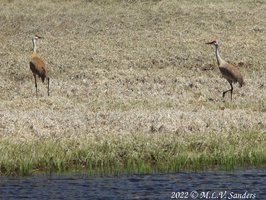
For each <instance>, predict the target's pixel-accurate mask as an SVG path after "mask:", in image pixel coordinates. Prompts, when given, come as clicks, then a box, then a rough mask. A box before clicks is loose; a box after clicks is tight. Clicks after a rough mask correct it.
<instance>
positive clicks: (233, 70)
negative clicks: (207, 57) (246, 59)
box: [206, 40, 244, 100]
mask: <svg viewBox="0 0 266 200" xmlns="http://www.w3.org/2000/svg"><path fill="white" fill-rule="evenodd" d="M206 44H210V45H214V47H215V55H216V59H217V63H218V67H219V70H220V72H221V73H222V76H223V77H224V78H225V79H226V80H227V81H228V83H229V84H230V86H231V88H230V89H229V90H226V91H224V92H223V98H224V96H225V94H226V93H227V92H229V91H230V93H231V100H232V96H233V83H237V82H238V83H239V87H242V85H243V84H244V79H243V76H242V74H241V72H240V70H239V68H238V67H237V66H235V65H233V64H230V63H228V62H226V61H225V60H223V59H222V58H221V56H220V52H219V44H218V42H217V41H216V40H214V41H212V42H207V43H206Z"/></svg>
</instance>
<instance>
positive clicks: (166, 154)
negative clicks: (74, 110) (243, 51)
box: [0, 131, 266, 175]
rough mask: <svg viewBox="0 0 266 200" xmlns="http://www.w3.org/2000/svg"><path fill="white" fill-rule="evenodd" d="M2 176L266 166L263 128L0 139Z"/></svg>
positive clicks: (176, 170)
mask: <svg viewBox="0 0 266 200" xmlns="http://www.w3.org/2000/svg"><path fill="white" fill-rule="evenodd" d="M0 146H1V148H0V154H1V158H0V169H1V174H2V175H30V174H33V173H42V172H46V173H47V172H49V173H52V172H58V173H63V172H67V171H72V170H74V171H75V170H77V171H79V170H81V171H82V172H85V173H87V174H91V175H95V174H96V175H97V174H121V173H153V172H178V171H181V170H183V171H184V170H206V169H214V168H215V169H223V170H224V169H226V170H232V169H235V168H238V167H250V166H257V167H265V164H266V157H265V150H266V149H265V148H266V140H265V133H260V132H256V131H254V132H245V131H232V132H228V133H226V134H217V133H211V134H203V133H183V134H179V133H169V134H168V133H149V134H147V133H144V134H143V133H138V134H131V135H129V134H128V135H123V134H116V133H108V134H103V135H90V136H86V135H73V136H69V137H66V136H61V137H45V136H44V137H40V138H35V139H32V140H17V139H15V138H13V139H10V138H5V139H1V140H0Z"/></svg>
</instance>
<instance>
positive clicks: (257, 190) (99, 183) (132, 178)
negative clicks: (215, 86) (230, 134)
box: [0, 169, 266, 200]
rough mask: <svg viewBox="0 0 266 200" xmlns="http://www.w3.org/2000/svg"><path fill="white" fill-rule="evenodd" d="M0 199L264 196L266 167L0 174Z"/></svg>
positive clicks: (245, 197) (248, 197) (227, 197)
mask: <svg viewBox="0 0 266 200" xmlns="http://www.w3.org/2000/svg"><path fill="white" fill-rule="evenodd" d="M0 199H37V200H40V199H64V200H65V199H105V200H106V199H114V200H117V199H152V200H153V199H266V169H248V170H235V171H206V172H180V173H170V174H147V175H138V174H133V175H118V176H102V177H101V176H100V177H91V176H86V175H81V174H71V175H34V176H30V177H0Z"/></svg>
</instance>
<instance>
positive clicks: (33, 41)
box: [32, 38, 37, 53]
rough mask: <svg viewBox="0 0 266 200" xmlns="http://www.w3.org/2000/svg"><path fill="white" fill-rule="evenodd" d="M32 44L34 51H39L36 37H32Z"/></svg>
mask: <svg viewBox="0 0 266 200" xmlns="http://www.w3.org/2000/svg"><path fill="white" fill-rule="evenodd" d="M32 44H33V53H37V50H36V49H37V47H36V40H35V38H32Z"/></svg>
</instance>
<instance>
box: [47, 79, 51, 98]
mask: <svg viewBox="0 0 266 200" xmlns="http://www.w3.org/2000/svg"><path fill="white" fill-rule="evenodd" d="M47 82H48V88H47V89H48V96H49V84H50V78H49V77H47Z"/></svg>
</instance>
